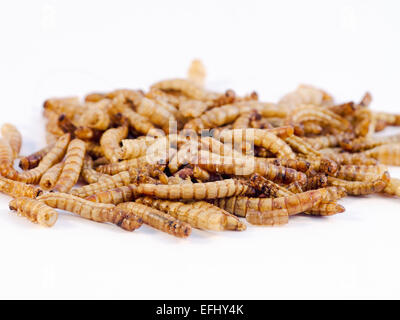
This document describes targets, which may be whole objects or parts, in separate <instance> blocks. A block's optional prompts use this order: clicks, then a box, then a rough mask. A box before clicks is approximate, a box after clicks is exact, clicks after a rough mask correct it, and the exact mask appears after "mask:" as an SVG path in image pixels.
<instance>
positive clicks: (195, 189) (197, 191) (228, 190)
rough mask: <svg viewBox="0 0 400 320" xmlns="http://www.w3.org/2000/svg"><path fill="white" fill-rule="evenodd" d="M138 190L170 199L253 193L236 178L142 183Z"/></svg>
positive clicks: (210, 197) (222, 196)
mask: <svg viewBox="0 0 400 320" xmlns="http://www.w3.org/2000/svg"><path fill="white" fill-rule="evenodd" d="M137 191H138V193H139V194H143V195H147V196H152V197H156V198H160V199H170V200H178V199H184V200H192V199H193V200H203V199H216V198H225V197H232V196H236V195H245V194H252V193H253V189H252V188H250V187H249V186H248V185H246V184H244V183H242V182H240V181H238V180H234V179H227V180H222V181H214V182H205V183H193V184H180V185H156V184H140V185H139V186H138V188H137Z"/></svg>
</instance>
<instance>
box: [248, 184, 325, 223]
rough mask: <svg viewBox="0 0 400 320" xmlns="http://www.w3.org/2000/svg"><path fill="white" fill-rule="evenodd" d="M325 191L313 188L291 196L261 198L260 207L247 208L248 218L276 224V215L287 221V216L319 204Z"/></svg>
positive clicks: (251, 221)
mask: <svg viewBox="0 0 400 320" xmlns="http://www.w3.org/2000/svg"><path fill="white" fill-rule="evenodd" d="M323 192H326V190H325V189H319V190H312V191H307V192H303V193H298V194H295V195H293V196H290V197H282V198H275V199H260V202H259V204H258V205H259V207H258V208H247V210H248V211H247V213H246V220H247V221H248V222H249V223H251V224H255V225H271V224H272V225H273V224H276V217H281V216H282V219H283V222H286V219H285V218H286V217H287V216H289V215H293V214H297V213H301V212H305V211H307V210H309V209H311V208H312V207H314V206H315V205H316V204H318V203H319V202H320V201H321V198H322V195H323ZM262 200H264V201H262ZM261 202H262V203H261ZM279 221H280V219H278V222H279Z"/></svg>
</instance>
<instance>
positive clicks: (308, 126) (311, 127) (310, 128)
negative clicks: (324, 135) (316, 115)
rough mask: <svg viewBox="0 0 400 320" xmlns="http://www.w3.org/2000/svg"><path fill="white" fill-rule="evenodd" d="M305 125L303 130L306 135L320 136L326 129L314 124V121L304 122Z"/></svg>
mask: <svg viewBox="0 0 400 320" xmlns="http://www.w3.org/2000/svg"><path fill="white" fill-rule="evenodd" d="M302 125H303V130H304V134H305V135H307V134H315V135H318V134H320V133H321V132H322V131H323V130H324V128H323V127H322V126H321V125H319V124H318V123H316V122H314V121H304V122H303V123H302Z"/></svg>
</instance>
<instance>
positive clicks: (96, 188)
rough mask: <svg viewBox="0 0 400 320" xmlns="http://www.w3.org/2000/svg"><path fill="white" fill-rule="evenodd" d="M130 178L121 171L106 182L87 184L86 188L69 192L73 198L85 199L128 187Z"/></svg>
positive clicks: (126, 173)
mask: <svg viewBox="0 0 400 320" xmlns="http://www.w3.org/2000/svg"><path fill="white" fill-rule="evenodd" d="M130 182H131V177H130V174H129V172H127V171H123V172H120V173H118V174H116V175H114V176H111V177H109V178H108V179H106V180H101V181H99V182H96V183H92V184H88V185H86V186H83V187H80V188H76V189H73V190H71V191H70V193H71V194H72V195H74V196H77V197H80V198H86V197H89V196H91V195H93V194H96V193H98V192H102V191H107V190H110V189H114V188H119V187H122V186H126V185H129V183H130Z"/></svg>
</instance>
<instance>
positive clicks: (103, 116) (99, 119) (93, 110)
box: [79, 99, 111, 130]
mask: <svg viewBox="0 0 400 320" xmlns="http://www.w3.org/2000/svg"><path fill="white" fill-rule="evenodd" d="M110 105H111V100H109V99H103V100H100V101H98V102H88V103H86V104H85V108H84V109H85V111H84V112H83V114H82V116H81V117H80V119H79V124H80V125H83V126H87V127H89V128H92V129H98V130H107V129H108V127H109V126H110V124H111V119H110V115H109V114H108V109H109V108H110Z"/></svg>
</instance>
